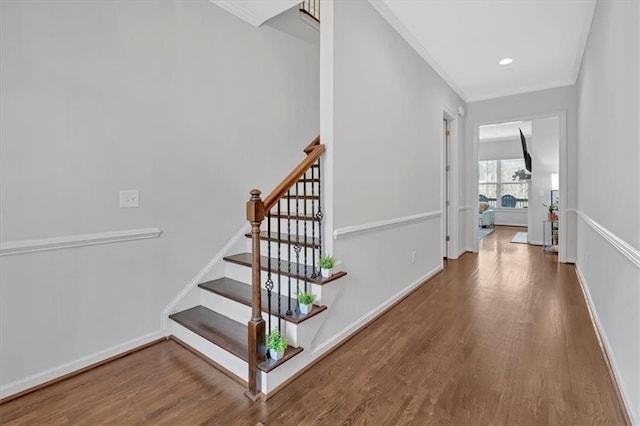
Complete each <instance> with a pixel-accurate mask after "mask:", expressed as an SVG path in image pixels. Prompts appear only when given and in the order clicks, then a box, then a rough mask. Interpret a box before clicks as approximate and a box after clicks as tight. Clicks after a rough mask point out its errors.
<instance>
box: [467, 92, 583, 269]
mask: <svg viewBox="0 0 640 426" xmlns="http://www.w3.org/2000/svg"><path fill="white" fill-rule="evenodd" d="M467 110H468V114H467V117H466V118H467V120H466V121H467V135H468V137H467V139H466V142H467V145H466V146H465V147H464V149H466V150H467V152H469V153H470V154H471V155H469V157H468V159H467V169H468V170H475V167H476V166H475V165H474V164H473V163H474V162H475V161H476V159H477V156H476V155H477V151H475V148H474V146H473V141H474V133H475V132H476V131H477V130H476V127H477V126H478V125H479V124H489V123H500V122H508V121H515V120H518V119H523V118H524V119H527V118H537V117H538V116H547V115H551V114H555V113H558V112H564V113H566V121H567V122H566V137H567V156H566V184H567V194H566V197H565V200H566V204H567V209H569V213H568V214H567V219H566V225H565V226H564V230H565V231H566V235H567V259H568V260H573V259H575V257H576V223H577V217H576V214H575V212H574V210H575V208H576V205H577V151H578V146H577V138H576V88H575V86H565V87H559V88H555V89H548V90H540V91H537V92H529V93H523V94H520V95H513V96H505V97H501V98H495V99H488V100H484V101H477V102H470V103H469V104H468V108H467ZM562 131H563V129H562V128H561V133H562ZM561 137H562V134H561ZM467 182H468V183H467V187H468V188H470V189H469V190H470V191H471V194H469V195H468V199H469V201H468V202H469V203H471V202H472V201H473V200H472V198H474V197H475V194H474V191H472V190H471V189H472V188H474V187H475V186H476V185H477V176H475V175H473V173H470V175H469V176H467ZM469 220H471V218H470V219H469ZM468 237H469V238H470V239H471V238H472V234H471V233H469V235H468ZM468 244H469V245H472V244H473V241H469V242H468Z"/></svg>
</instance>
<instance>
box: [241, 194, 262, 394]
mask: <svg viewBox="0 0 640 426" xmlns="http://www.w3.org/2000/svg"><path fill="white" fill-rule="evenodd" d="M264 216H265V214H264V204H263V202H262V199H260V191H259V190H257V189H253V190H251V198H250V199H249V201H248V202H247V220H248V221H249V222H250V223H251V242H252V248H253V264H252V266H251V289H252V300H251V320H250V321H249V323H248V330H249V336H248V337H249V353H248V358H249V363H248V364H249V389H248V390H247V391H246V392H245V395H247V396H248V397H249V398H250V399H251V400H254V401H255V400H257V399H258V398H259V397H260V394H259V391H258V388H257V372H258V364H260V363H261V362H262V361H264V353H265V351H266V338H265V324H264V320H263V319H262V310H261V306H262V300H261V291H260V225H261V223H262V221H263V220H264Z"/></svg>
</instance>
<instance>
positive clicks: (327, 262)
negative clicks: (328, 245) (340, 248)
mask: <svg viewBox="0 0 640 426" xmlns="http://www.w3.org/2000/svg"><path fill="white" fill-rule="evenodd" d="M335 263H336V260H335V259H334V258H333V256H329V255H327V256H322V257H321V258H320V261H319V262H318V265H320V267H321V268H322V269H331V268H333V265H334V264H335Z"/></svg>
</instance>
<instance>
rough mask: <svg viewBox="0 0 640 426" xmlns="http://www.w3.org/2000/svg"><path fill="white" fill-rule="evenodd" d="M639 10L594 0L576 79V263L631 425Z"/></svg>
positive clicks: (637, 302)
mask: <svg viewBox="0 0 640 426" xmlns="http://www.w3.org/2000/svg"><path fill="white" fill-rule="evenodd" d="M639 9H640V8H639V4H638V2H606V1H600V2H598V4H597V7H596V10H595V14H594V18H593V22H592V24H591V32H590V35H589V39H588V42H587V46H586V50H585V54H584V58H583V62H582V68H581V70H580V74H579V79H578V83H577V93H578V127H577V130H578V148H579V150H578V165H579V170H578V188H577V189H578V205H577V208H578V212H579V214H580V222H579V226H578V259H577V267H578V270H579V272H580V274H581V278H582V283H583V284H584V286H585V289H586V291H587V293H588V294H589V295H590V298H591V304H592V309H593V313H594V317H595V319H596V322H597V323H598V326H599V329H600V334H601V336H602V338H603V341H604V344H605V346H606V348H607V352H608V354H609V358H610V360H611V361H612V364H613V369H614V372H615V373H616V376H617V377H618V382H619V383H620V384H621V385H622V392H623V395H624V397H625V400H626V403H627V407H628V408H629V409H630V411H631V415H632V417H633V419H632V422H633V423H634V424H640V314H639V313H640V251H639V250H638V249H639V247H640V214H639V211H640V171H639V169H638V164H640V132H639V129H638V126H639V124H638V123H639V121H640V120H639V118H640V115H639V114H640V105H639V103H640V94H639V90H640V87H639V85H640V83H639V81H638V80H639V78H638V75H640V68H639V65H638V61H639V60H640V53H639V50H640V32H639V31H640V29H639V24H640V16H639V14H640V10H639Z"/></svg>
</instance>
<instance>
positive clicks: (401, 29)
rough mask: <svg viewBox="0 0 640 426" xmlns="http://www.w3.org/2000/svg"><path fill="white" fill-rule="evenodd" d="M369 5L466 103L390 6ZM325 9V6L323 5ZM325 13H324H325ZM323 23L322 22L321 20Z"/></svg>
mask: <svg viewBox="0 0 640 426" xmlns="http://www.w3.org/2000/svg"><path fill="white" fill-rule="evenodd" d="M369 4H371V6H373V8H374V9H375V10H377V11H378V13H379V14H380V15H382V17H383V18H384V19H385V20H386V21H387V22H388V23H389V25H391V27H392V28H393V29H394V30H396V31H397V32H398V34H400V37H402V38H403V39H404V40H405V41H406V42H407V43H409V46H411V47H412V48H413V49H414V50H415V51H416V52H417V53H418V55H420V56H421V57H422V59H424V60H425V62H426V63H427V64H429V66H430V67H431V68H433V70H434V71H435V72H436V73H437V74H438V75H439V76H440V78H442V79H443V80H444V82H445V83H447V84H448V85H449V87H451V89H453V91H454V92H456V94H457V95H458V96H460V97H461V98H462V100H463V101H465V102H466V98H467V95H466V94H465V93H464V91H463V90H462V89H461V88H460V87H459V86H458V85H457V84H456V83H455V81H453V79H452V78H451V77H450V76H449V74H447V72H446V71H445V70H444V68H442V67H441V66H440V64H439V63H438V62H437V61H436V60H435V59H433V57H432V56H431V55H430V54H429V52H428V51H427V49H425V47H424V46H423V45H422V43H420V41H419V40H418V38H417V37H416V36H414V35H413V33H412V32H411V31H409V30H408V29H407V27H405V26H404V24H403V23H402V22H401V21H400V20H399V19H398V17H397V16H396V15H395V13H393V11H391V9H390V8H389V6H387V5H386V4H385V3H384V2H383V1H376V0H369ZM323 7H324V5H323ZM323 13H324V12H323ZM321 22H322V20H321Z"/></svg>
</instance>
